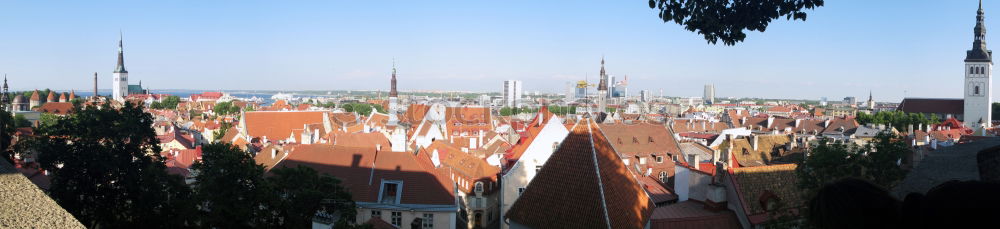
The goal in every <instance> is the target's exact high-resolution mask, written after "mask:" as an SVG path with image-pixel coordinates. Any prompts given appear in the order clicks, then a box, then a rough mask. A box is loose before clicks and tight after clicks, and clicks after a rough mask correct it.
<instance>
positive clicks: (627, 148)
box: [600, 123, 680, 156]
mask: <svg viewBox="0 0 1000 229" xmlns="http://www.w3.org/2000/svg"><path fill="white" fill-rule="evenodd" d="M600 126H601V131H603V133H604V135H605V136H607V138H608V140H610V141H611V145H613V146H615V150H617V151H618V153H621V154H622V155H623V156H624V155H629V156H632V155H635V154H637V153H669V154H673V155H678V154H680V148H678V146H677V141H675V140H674V136H673V134H672V133H670V130H668V129H667V128H666V127H665V126H663V125H656V124H651V123H639V124H600Z"/></svg>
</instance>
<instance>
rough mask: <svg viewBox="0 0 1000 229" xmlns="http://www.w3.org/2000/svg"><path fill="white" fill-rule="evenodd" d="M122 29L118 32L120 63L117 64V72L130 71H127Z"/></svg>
mask: <svg viewBox="0 0 1000 229" xmlns="http://www.w3.org/2000/svg"><path fill="white" fill-rule="evenodd" d="M123 40H124V39H123V36H122V33H121V31H119V32H118V65H115V73H128V71H125V51H124V47H123V46H124V45H123V43H124V41H123Z"/></svg>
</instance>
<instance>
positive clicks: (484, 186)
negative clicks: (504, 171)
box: [425, 141, 500, 228]
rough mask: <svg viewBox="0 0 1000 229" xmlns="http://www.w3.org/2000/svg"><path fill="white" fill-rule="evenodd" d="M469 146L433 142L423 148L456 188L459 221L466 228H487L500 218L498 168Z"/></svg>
mask: <svg viewBox="0 0 1000 229" xmlns="http://www.w3.org/2000/svg"><path fill="white" fill-rule="evenodd" d="M469 150H470V149H468V148H460V147H459V146H457V145H454V144H450V143H445V141H435V142H434V143H431V145H430V147H427V148H426V149H425V153H427V154H428V155H430V156H431V162H433V163H434V165H435V166H436V167H437V168H438V170H439V171H441V172H442V173H444V174H448V176H449V177H450V178H451V179H452V181H453V182H454V184H455V186H456V187H458V193H457V195H458V196H459V208H460V212H459V219H458V220H459V222H460V223H464V225H465V226H466V227H467V228H490V227H491V225H494V224H497V223H499V219H500V209H499V207H500V203H499V202H498V201H499V194H500V184H499V183H498V179H497V178H498V175H499V174H500V167H498V166H492V165H490V164H488V163H486V161H485V160H483V159H482V158H478V157H476V156H474V155H472V154H471V153H470V152H469Z"/></svg>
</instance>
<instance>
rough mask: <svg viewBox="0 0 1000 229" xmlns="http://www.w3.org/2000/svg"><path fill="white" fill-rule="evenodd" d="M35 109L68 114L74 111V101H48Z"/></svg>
mask: <svg viewBox="0 0 1000 229" xmlns="http://www.w3.org/2000/svg"><path fill="white" fill-rule="evenodd" d="M35 111H38V112H43V113H49V114H57V115H67V114H69V113H72V112H73V104H72V103H61V102H48V103H45V104H42V105H41V106H38V108H35Z"/></svg>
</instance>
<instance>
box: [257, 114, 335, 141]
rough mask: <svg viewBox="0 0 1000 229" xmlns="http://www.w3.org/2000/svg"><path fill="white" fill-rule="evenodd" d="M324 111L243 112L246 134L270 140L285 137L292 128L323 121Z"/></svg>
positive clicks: (290, 132) (289, 133) (300, 127)
mask: <svg viewBox="0 0 1000 229" xmlns="http://www.w3.org/2000/svg"><path fill="white" fill-rule="evenodd" d="M323 113H324V111H253V112H246V113H245V117H244V118H245V119H246V120H245V121H246V128H247V130H246V131H247V135H249V136H250V137H251V138H256V137H267V138H268V140H270V141H277V140H282V139H286V138H288V137H289V136H291V135H292V131H293V130H296V129H297V130H300V131H301V130H302V128H304V127H305V125H308V124H313V123H323Z"/></svg>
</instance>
